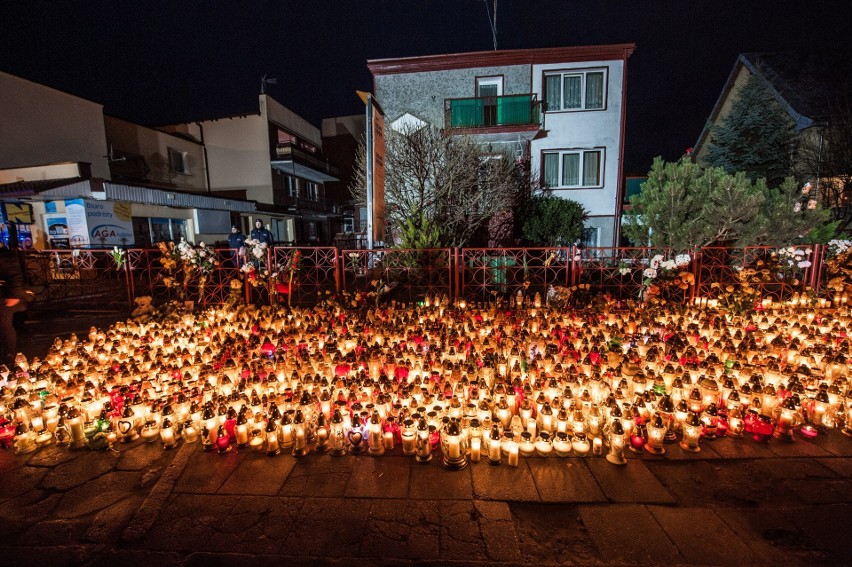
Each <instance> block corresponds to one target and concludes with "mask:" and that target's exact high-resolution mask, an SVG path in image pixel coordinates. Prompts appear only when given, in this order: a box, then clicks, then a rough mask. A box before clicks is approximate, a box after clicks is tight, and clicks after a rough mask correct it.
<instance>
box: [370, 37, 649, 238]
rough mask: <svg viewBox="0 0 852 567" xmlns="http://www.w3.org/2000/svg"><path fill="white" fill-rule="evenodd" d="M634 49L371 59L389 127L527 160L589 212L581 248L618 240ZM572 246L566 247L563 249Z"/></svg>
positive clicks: (616, 47)
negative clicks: (438, 131) (427, 130)
mask: <svg viewBox="0 0 852 567" xmlns="http://www.w3.org/2000/svg"><path fill="white" fill-rule="evenodd" d="M634 49H635V45H634V44H618V45H604V46H582V47H562V48H546V49H520V50H504V51H483V52H476V53H459V54H450V55H432V56H425V57H408V58H400V59H379V60H371V61H368V63H367V66H368V68H369V69H370V71H371V73H372V74H373V81H374V93H375V96H376V99H377V100H378V101H379V104H381V106H382V108H383V109H384V111H385V119H386V123H388V124H390V125H391V127H393V128H396V129H402V128H405V127H417V125H419V124H423V123H427V124H430V125H432V126H435V127H438V128H442V129H445V130H448V131H450V132H451V133H454V134H465V135H470V136H473V137H474V138H475V139H476V140H477V141H479V142H480V143H481V144H482V145H483V146H485V147H486V148H488V149H489V150H490V151H493V152H502V153H509V154H510V155H513V156H514V157H515V158H517V159H518V160H522V161H528V162H529V163H530V167H531V171H532V172H533V175H536V176H538V178H539V179H540V181H541V183H542V185H544V186H547V187H549V188H550V189H552V190H553V192H554V194H555V195H558V196H560V197H563V198H566V199H572V200H574V201H577V202H579V203H580V204H581V205H583V207H584V208H585V209H586V211H587V212H588V214H589V219H588V221H587V223H586V230H585V233H584V239H583V241H584V244H586V245H589V246H612V245H614V244H615V243H617V242H618V240H619V235H620V216H621V201H622V199H623V181H622V164H623V148H624V130H625V116H626V115H625V110H626V109H625V98H626V88H627V59H628V57H630V55H631V53H632V52H633V50H634ZM566 244H569V243H566Z"/></svg>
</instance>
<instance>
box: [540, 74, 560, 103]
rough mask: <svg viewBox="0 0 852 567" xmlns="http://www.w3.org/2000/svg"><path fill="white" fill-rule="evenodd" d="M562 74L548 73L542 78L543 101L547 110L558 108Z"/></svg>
mask: <svg viewBox="0 0 852 567" xmlns="http://www.w3.org/2000/svg"><path fill="white" fill-rule="evenodd" d="M561 79H562V75H548V76H546V77H545V78H544V101H545V104H546V105H547V106H546V109H547V110H559V109H560V108H559V103H560V98H561V94H562V93H560V92H559V90H560V89H559V84H560V82H561Z"/></svg>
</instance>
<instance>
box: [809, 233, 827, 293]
mask: <svg viewBox="0 0 852 567" xmlns="http://www.w3.org/2000/svg"><path fill="white" fill-rule="evenodd" d="M811 259H812V260H813V261H812V262H811V266H810V270H811V272H810V274H809V275H810V277H809V285H810V286H811V289H812V290H814V292H819V291H820V287H821V286H822V268H823V263H824V262H825V246H824V245H822V244H814V245H813V253H812V254H811Z"/></svg>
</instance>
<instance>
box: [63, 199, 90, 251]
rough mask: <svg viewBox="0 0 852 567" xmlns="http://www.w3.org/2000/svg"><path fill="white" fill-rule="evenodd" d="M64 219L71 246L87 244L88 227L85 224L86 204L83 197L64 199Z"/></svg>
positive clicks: (77, 246)
mask: <svg viewBox="0 0 852 567" xmlns="http://www.w3.org/2000/svg"><path fill="white" fill-rule="evenodd" d="M65 220H66V221H67V224H68V239H69V240H70V242H71V247H72V248H79V247H81V246H88V245H89V227H88V225H87V224H86V204H85V202H83V199H67V200H66V201H65Z"/></svg>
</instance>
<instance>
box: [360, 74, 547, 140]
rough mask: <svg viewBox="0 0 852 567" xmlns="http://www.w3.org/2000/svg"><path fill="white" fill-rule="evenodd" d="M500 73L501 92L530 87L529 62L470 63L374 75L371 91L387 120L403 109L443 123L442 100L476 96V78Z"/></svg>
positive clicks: (403, 112)
mask: <svg viewBox="0 0 852 567" xmlns="http://www.w3.org/2000/svg"><path fill="white" fill-rule="evenodd" d="M498 75H502V76H503V94H524V93H529V92H531V91H530V88H531V87H530V80H531V79H530V66H529V65H504V66H495V67H472V68H469V69H449V70H446V71H427V72H422V73H400V74H393V75H378V76H376V77H375V86H376V90H375V95H376V100H378V102H379V104H380V105H381V107H382V109H383V110H384V111H385V116H386V118H387V121H388V122H393V121H394V120H396V119H397V118H399V117H400V116H402V115H403V114H405V113H406V112H408V113H411V114H413V115H414V116H416V117H417V118H420V119H421V120H425V121H426V122H429V123H430V124H432V125H434V126H437V127H438V128H443V127H444V100H445V99H448V98H468V97H474V96H476V78H477V77H494V76H498Z"/></svg>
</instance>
